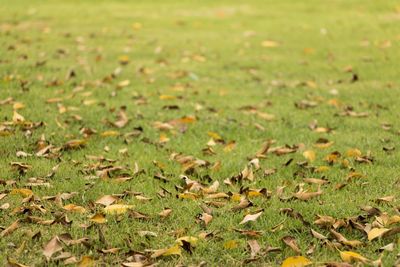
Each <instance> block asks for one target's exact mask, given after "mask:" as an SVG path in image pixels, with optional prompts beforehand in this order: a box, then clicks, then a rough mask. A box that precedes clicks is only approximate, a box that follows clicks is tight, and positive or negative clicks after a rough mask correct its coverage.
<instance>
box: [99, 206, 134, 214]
mask: <svg viewBox="0 0 400 267" xmlns="http://www.w3.org/2000/svg"><path fill="white" fill-rule="evenodd" d="M130 209H133V205H126V204H112V205H109V206H107V207H105V208H104V213H106V214H115V215H119V214H124V213H126V212H127V211H128V210H130Z"/></svg>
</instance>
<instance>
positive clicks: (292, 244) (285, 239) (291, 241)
mask: <svg viewBox="0 0 400 267" xmlns="http://www.w3.org/2000/svg"><path fill="white" fill-rule="evenodd" d="M282 241H283V242H284V243H285V244H286V245H287V246H289V247H290V248H291V249H293V251H294V252H296V253H297V254H301V250H300V248H299V246H298V245H297V242H296V239H295V238H294V237H292V236H284V237H283V238H282Z"/></svg>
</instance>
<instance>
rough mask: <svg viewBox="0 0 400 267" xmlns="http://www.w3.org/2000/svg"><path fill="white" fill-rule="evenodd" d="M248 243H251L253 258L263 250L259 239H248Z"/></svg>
mask: <svg viewBox="0 0 400 267" xmlns="http://www.w3.org/2000/svg"><path fill="white" fill-rule="evenodd" d="M247 244H249V247H250V251H251V252H250V256H251V258H254V257H255V256H257V254H258V253H259V252H260V250H261V247H260V244H258V242H257V240H255V239H251V240H249V241H247Z"/></svg>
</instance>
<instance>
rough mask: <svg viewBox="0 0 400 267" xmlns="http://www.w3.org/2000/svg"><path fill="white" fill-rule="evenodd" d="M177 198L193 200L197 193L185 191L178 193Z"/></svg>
mask: <svg viewBox="0 0 400 267" xmlns="http://www.w3.org/2000/svg"><path fill="white" fill-rule="evenodd" d="M178 198H180V199H193V200H195V199H196V198H197V195H196V194H194V193H189V192H187V193H182V194H179V196H178Z"/></svg>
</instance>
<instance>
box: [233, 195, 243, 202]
mask: <svg viewBox="0 0 400 267" xmlns="http://www.w3.org/2000/svg"><path fill="white" fill-rule="evenodd" d="M241 199H242V195H241V194H238V193H234V194H233V195H232V196H231V200H232V201H240V200H241Z"/></svg>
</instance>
